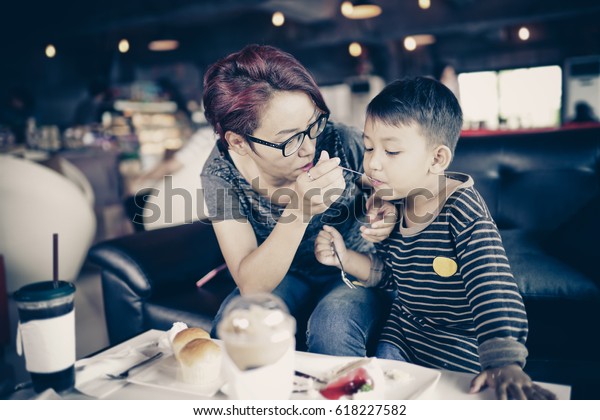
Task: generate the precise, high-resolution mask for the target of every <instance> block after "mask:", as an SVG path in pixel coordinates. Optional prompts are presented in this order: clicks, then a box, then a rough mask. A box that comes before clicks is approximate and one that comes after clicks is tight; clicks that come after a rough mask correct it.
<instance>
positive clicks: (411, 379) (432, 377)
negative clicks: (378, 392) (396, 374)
mask: <svg viewBox="0 0 600 420" xmlns="http://www.w3.org/2000/svg"><path fill="white" fill-rule="evenodd" d="M356 359H357V358H355V357H354V358H353V357H333V356H324V355H316V354H310V353H302V352H297V353H296V370H298V371H300V372H304V373H308V374H309V375H313V376H317V377H322V376H325V375H326V374H327V373H328V372H331V371H332V370H333V369H335V368H339V367H340V366H342V365H344V364H346V363H349V362H351V361H353V360H356ZM377 362H378V363H379V366H381V368H382V369H383V372H384V373H386V372H389V371H392V370H396V369H397V370H399V371H401V372H402V373H405V374H407V376H408V378H406V379H389V378H387V377H386V379H385V399H386V400H414V399H417V398H419V397H420V396H421V395H422V394H424V393H425V392H426V391H428V390H429V389H431V388H433V387H434V386H435V385H436V384H437V382H438V380H439V379H440V376H441V374H442V373H441V371H439V370H436V369H429V368H425V367H422V366H417V365H413V364H411V363H405V362H398V361H395V360H385V359H378V360H377ZM292 398H293V399H306V398H307V396H306V394H304V393H295V394H294V395H293V396H292Z"/></svg>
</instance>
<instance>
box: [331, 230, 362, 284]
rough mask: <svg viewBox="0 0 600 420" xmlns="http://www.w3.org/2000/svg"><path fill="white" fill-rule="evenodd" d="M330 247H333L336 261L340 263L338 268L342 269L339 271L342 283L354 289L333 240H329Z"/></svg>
mask: <svg viewBox="0 0 600 420" xmlns="http://www.w3.org/2000/svg"><path fill="white" fill-rule="evenodd" d="M331 249H333V253H334V254H335V257H336V258H337V260H338V262H339V263H340V268H341V270H342V271H341V272H342V280H343V281H344V283H346V286H348V287H349V288H351V289H356V286H355V285H353V284H352V282H351V281H350V279H348V276H347V275H346V271H345V270H344V265H343V264H342V259H341V258H340V254H338V252H337V249H336V248H335V244H334V243H333V241H331Z"/></svg>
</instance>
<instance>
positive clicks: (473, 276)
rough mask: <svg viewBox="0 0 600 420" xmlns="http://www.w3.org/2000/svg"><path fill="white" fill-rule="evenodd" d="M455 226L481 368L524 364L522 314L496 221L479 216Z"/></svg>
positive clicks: (525, 353) (520, 300)
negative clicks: (464, 224) (467, 222)
mask: <svg viewBox="0 0 600 420" xmlns="http://www.w3.org/2000/svg"><path fill="white" fill-rule="evenodd" d="M455 228H456V231H455V241H456V242H455V244H456V253H457V258H458V265H459V267H460V271H461V275H462V278H463V281H464V285H465V289H466V292H467V298H468V300H469V304H470V306H471V311H472V313H473V319H474V322H475V331H476V334H477V341H478V343H479V359H480V363H481V366H482V367H483V369H488V368H494V367H500V366H504V365H507V364H510V363H518V364H519V365H521V366H524V365H525V359H526V357H527V348H526V347H525V340H526V339H527V332H528V325H527V314H526V312H525V305H524V304H523V298H522V297H521V294H520V292H519V289H518V286H517V283H516V282H515V279H514V277H513V275H512V272H511V269H510V265H509V261H508V258H507V257H506V252H505V250H504V246H503V245H502V239H501V237H500V233H499V232H498V229H497V227H496V224H495V223H494V221H493V220H492V219H490V218H486V217H482V218H478V219H475V220H474V221H472V222H471V223H469V224H468V225H466V226H459V227H456V226H455Z"/></svg>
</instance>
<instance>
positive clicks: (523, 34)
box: [519, 26, 529, 41]
mask: <svg viewBox="0 0 600 420" xmlns="http://www.w3.org/2000/svg"><path fill="white" fill-rule="evenodd" d="M519 38H520V39H521V41H527V40H528V39H529V29H527V27H526V26H522V27H521V28H520V29H519Z"/></svg>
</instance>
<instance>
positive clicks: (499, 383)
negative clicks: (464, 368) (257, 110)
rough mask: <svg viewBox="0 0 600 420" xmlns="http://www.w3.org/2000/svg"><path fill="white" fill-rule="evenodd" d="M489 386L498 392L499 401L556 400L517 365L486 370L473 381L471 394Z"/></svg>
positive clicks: (552, 394) (554, 396)
mask: <svg viewBox="0 0 600 420" xmlns="http://www.w3.org/2000/svg"><path fill="white" fill-rule="evenodd" d="M488 386H489V387H490V388H494V389H495V390H496V397H497V398H498V399H499V400H506V399H511V400H555V399H556V395H554V393H552V392H550V391H548V390H547V389H545V388H542V387H541V386H539V385H536V384H534V383H533V382H532V381H531V378H530V377H529V375H527V374H526V373H525V372H523V369H522V368H521V366H519V365H517V364H511V365H506V366H502V367H499V368H494V369H486V370H484V371H483V372H481V373H480V374H479V375H477V376H476V377H475V379H473V381H471V389H470V391H469V392H470V393H475V392H479V391H481V390H482V389H484V388H485V387H488Z"/></svg>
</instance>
